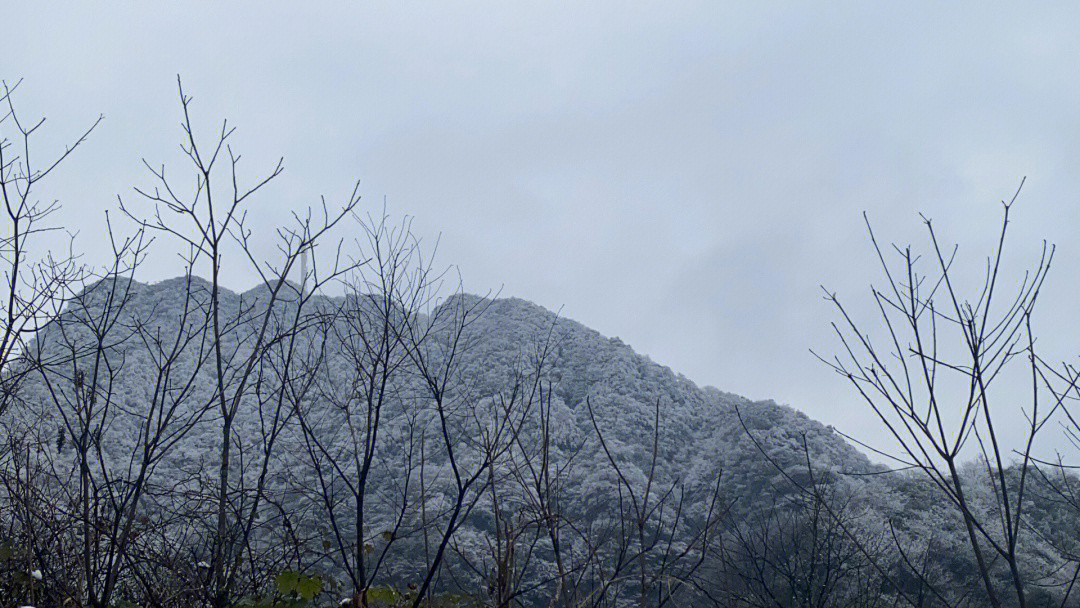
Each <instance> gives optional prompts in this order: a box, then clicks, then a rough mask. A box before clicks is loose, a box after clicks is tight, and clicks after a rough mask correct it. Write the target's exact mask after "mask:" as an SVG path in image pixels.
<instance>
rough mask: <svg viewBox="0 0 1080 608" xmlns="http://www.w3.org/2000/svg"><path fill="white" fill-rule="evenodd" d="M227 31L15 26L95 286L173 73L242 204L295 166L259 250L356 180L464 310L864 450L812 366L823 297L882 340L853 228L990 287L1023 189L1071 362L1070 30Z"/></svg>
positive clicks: (586, 10)
mask: <svg viewBox="0 0 1080 608" xmlns="http://www.w3.org/2000/svg"><path fill="white" fill-rule="evenodd" d="M217 4H219V3H213V4H204V5H198V4H196V3H187V2H185V3H175V4H174V5H173V7H172V8H162V7H161V6H160V3H143V4H140V5H138V6H135V5H133V4H129V5H128V7H129V9H128V10H126V11H107V10H105V9H103V8H101V7H100V5H97V4H94V5H92V6H91V5H90V3H83V4H80V5H79V6H73V5H72V4H71V3H65V4H64V5H55V6H51V7H50V6H47V5H42V4H41V3H31V2H20V3H12V5H11V6H8V7H6V8H5V9H4V15H3V21H4V25H3V30H4V34H3V36H2V37H0V77H2V78H4V79H7V80H9V81H13V80H16V79H19V78H22V79H24V82H23V84H22V85H21V87H20V89H19V95H18V97H17V102H18V104H19V106H20V108H21V109H22V111H23V112H24V113H26V114H28V115H30V114H36V115H42V114H44V115H47V116H48V117H49V122H48V123H47V131H46V133H45V136H44V137H43V139H42V144H43V145H44V146H46V148H48V147H49V146H56V145H60V144H61V143H62V142H63V140H64V138H65V137H69V136H70V135H72V134H74V133H75V132H76V131H77V130H78V129H79V128H80V127H84V126H86V125H87V124H89V123H90V122H92V121H93V119H94V118H95V117H96V116H97V115H98V114H104V115H105V120H104V122H103V123H102V125H101V126H100V128H99V129H98V130H97V131H96V132H95V133H94V134H93V136H92V138H91V139H90V140H89V141H88V142H87V144H86V147H85V148H84V149H82V150H81V151H80V152H79V153H78V154H77V155H76V156H74V157H73V158H72V159H71V160H70V161H69V162H68V163H67V164H66V165H65V166H64V167H63V169H62V171H61V173H58V174H57V175H56V176H55V178H54V179H53V180H52V182H51V183H50V184H49V185H48V190H47V191H43V192H42V193H41V194H42V196H43V197H45V198H50V199H51V198H59V199H60V200H61V202H62V203H63V204H64V205H65V209H64V211H63V213H64V216H63V218H64V223H65V224H67V225H69V226H73V227H77V228H78V229H79V230H80V235H79V239H80V240H79V243H80V246H81V248H82V249H83V250H84V251H87V252H88V257H87V260H88V261H91V262H92V261H94V260H95V258H94V256H95V253H94V252H95V248H98V247H100V245H101V241H100V234H101V233H102V231H103V228H102V226H103V218H104V211H105V210H107V209H114V208H115V206H116V200H117V195H121V196H123V197H125V200H127V199H128V198H131V194H132V187H133V186H137V185H147V184H148V183H149V180H148V179H147V174H146V172H145V169H143V168H142V166H141V163H140V159H141V158H143V157H145V158H147V159H148V160H149V161H151V162H153V163H158V162H168V163H170V166H176V167H177V168H176V172H177V173H179V170H180V169H179V162H178V158H177V144H178V143H179V136H180V131H179V128H178V121H179V118H180V113H179V106H178V103H177V98H176V75H177V74H180V75H181V76H182V78H183V80H184V84H185V88H186V90H187V92H188V93H189V94H191V95H192V96H193V97H194V105H193V111H194V116H195V121H196V125H197V127H199V128H200V129H201V131H202V133H204V134H205V135H207V136H210V135H212V134H213V131H214V129H215V128H216V125H218V124H219V121H220V119H221V118H223V117H228V118H229V119H230V121H231V122H232V123H233V124H234V125H235V126H237V127H238V132H237V134H236V140H235V142H234V146H235V147H236V148H237V149H238V150H239V151H240V152H242V153H243V154H244V161H243V162H244V167H245V169H246V171H247V172H249V174H250V175H251V176H252V177H254V176H255V175H256V174H257V173H258V172H259V171H260V170H262V169H269V168H272V166H273V164H274V163H275V162H276V160H277V157H278V156H283V157H284V158H285V173H284V174H283V175H282V176H281V177H280V178H279V180H277V182H276V183H275V184H274V185H273V186H272V187H271V188H270V189H269V190H267V191H266V192H265V194H264V195H263V196H262V198H261V199H260V200H259V201H258V202H257V203H256V204H257V205H258V210H259V211H258V213H259V217H258V218H257V220H256V222H257V225H258V226H261V227H265V228H270V227H272V226H274V225H277V224H279V223H281V222H283V221H285V220H287V218H288V213H289V211H290V210H292V209H297V208H301V207H304V206H306V205H309V204H312V203H314V202H316V201H317V200H318V196H319V195H323V194H325V195H327V196H328V197H329V199H330V201H331V202H333V201H336V200H340V199H341V197H342V196H344V195H345V194H346V193H347V191H348V190H349V189H350V187H351V185H352V183H353V181H354V180H357V179H358V180H360V182H361V192H362V193H363V195H364V197H365V201H367V204H368V205H369V208H370V209H372V210H376V211H377V210H378V209H379V207H380V206H381V204H382V201H383V198H384V197H385V199H386V202H387V205H388V208H389V211H390V212H391V213H392V214H395V215H399V216H400V215H401V214H411V215H414V216H415V217H416V224H415V227H416V229H417V230H418V231H419V232H420V233H421V234H422V235H425V236H426V237H428V238H429V239H434V237H435V236H437V235H439V234H441V244H440V257H439V259H440V261H442V262H443V263H445V264H455V265H457V266H458V267H459V268H460V270H461V274H462V276H463V278H464V281H465V286H466V288H467V289H468V290H469V291H472V292H478V293H487V292H488V291H495V290H500V289H501V294H502V295H504V296H515V297H520V298H525V299H528V300H532V301H534V302H537V303H538V304H541V305H543V306H545V307H548V308H550V309H560V308H561V310H562V313H563V315H564V316H567V317H570V318H573V319H575V320H578V321H581V322H582V323H584V324H586V325H588V326H590V327H593V328H595V329H597V330H599V331H600V332H602V333H604V334H605V335H608V336H618V337H620V338H621V339H622V340H623V341H625V342H627V343H629V344H630V345H631V346H633V347H634V348H635V349H637V350H638V351H639V352H642V353H645V354H647V355H649V356H650V357H651V358H652V359H653V360H655V361H658V362H660V363H662V364H665V365H668V366H670V367H672V368H673V369H674V370H676V371H678V372H681V373H683V374H685V375H686V376H688V377H689V378H690V379H692V380H694V381H696V382H698V383H699V384H709V385H714V386H717V387H719V388H721V389H722V390H726V391H730V392H734V393H739V394H743V395H746V396H748V397H751V398H773V399H776V400H777V401H780V402H784V403H789V404H791V405H793V406H795V407H797V408H799V409H801V410H803V411H805V412H807V413H808V414H809V415H811V416H813V417H815V418H818V419H820V420H822V421H824V422H827V423H832V424H834V425H836V426H838V427H840V428H842V429H844V430H845V431H848V432H851V433H854V434H855V435H857V436H860V437H863V438H868V439H871V440H873V439H874V438H875V437H876V435H875V431H874V428H875V425H874V424H873V423H872V420H871V419H870V418H869V412H868V411H867V410H866V408H865V407H864V406H862V405H861V404H860V403H859V402H858V401H857V399H856V397H855V395H854V394H853V393H852V392H851V391H850V389H849V388H848V387H847V386H846V385H845V384H844V383H843V381H842V380H841V379H839V378H838V377H835V376H833V375H830V374H829V373H828V372H827V371H826V370H825V369H824V368H823V366H822V365H821V364H819V363H817V362H816V361H815V360H814V358H813V357H812V356H811V354H810V353H809V349H811V348H814V349H816V350H820V351H823V352H825V353H831V352H833V351H835V349H836V344H835V342H834V341H833V340H832V338H831V336H830V333H829V331H830V330H829V328H828V322H829V321H830V320H831V319H832V318H833V315H832V313H831V310H830V309H829V308H828V306H827V305H826V304H825V302H824V301H823V300H822V298H821V291H820V287H819V286H820V285H822V284H824V285H826V286H828V287H829V288H831V289H835V290H837V291H838V292H839V293H840V295H841V296H842V297H844V298H846V299H847V300H848V301H851V302H852V305H853V307H854V308H855V310H856V311H857V312H858V313H859V314H863V315H869V314H870V313H871V312H872V310H871V308H870V307H869V306H867V305H866V304H868V300H867V295H868V293H869V292H868V285H869V283H870V282H871V280H874V281H876V280H877V276H878V275H877V274H875V272H876V271H875V266H874V265H873V263H872V262H873V260H872V259H871V258H870V254H871V253H872V251H871V249H870V248H869V244H868V242H867V240H866V238H865V229H864V227H863V225H862V221H863V220H862V215H861V214H862V212H863V211H866V212H867V213H868V214H869V216H870V219H871V220H872V222H873V223H874V225H875V228H876V230H877V232H878V233H879V236H880V237H881V238H882V239H884V240H895V241H900V242H904V243H906V242H908V241H911V242H914V243H915V244H919V245H921V244H923V243H924V242H925V239H924V238H923V234H922V233H921V232H920V223H919V217H918V213H919V212H923V213H925V214H927V215H928V216H930V217H932V218H933V219H934V220H935V222H936V223H937V225H938V226H939V229H940V230H941V232H942V233H943V234H944V235H945V237H946V238H948V239H952V240H958V241H960V242H961V243H962V245H963V249H962V253H965V252H966V253H967V254H968V257H966V258H963V259H964V260H965V261H966V263H970V265H969V266H968V267H970V268H974V269H976V270H977V269H979V267H980V263H981V262H980V259H981V257H980V256H983V255H985V254H986V252H987V247H990V246H991V245H992V242H993V240H994V238H995V237H996V232H995V231H996V228H997V225H998V223H999V220H1000V202H999V201H1000V200H1001V199H1002V198H1009V197H1011V195H1012V193H1013V192H1014V191H1015V190H1016V188H1017V186H1018V185H1019V183H1020V178H1021V177H1022V176H1027V178H1028V181H1027V184H1026V185H1025V187H1024V190H1023V192H1022V194H1021V196H1020V199H1019V202H1018V204H1017V207H1016V209H1015V217H1014V219H1015V222H1016V223H1015V226H1014V228H1015V231H1014V233H1013V237H1012V238H1013V240H1012V241H1011V244H1012V246H1013V248H1012V249H1011V250H1010V251H1011V252H1012V253H1013V254H1015V256H1013V255H1010V257H1009V260H1010V261H1012V260H1014V259H1015V260H1017V261H1020V260H1030V259H1031V258H1032V256H1034V255H1037V253H1038V251H1039V247H1040V245H1041V240H1042V239H1043V238H1046V239H1049V240H1051V241H1053V242H1055V243H1057V245H1058V247H1059V251H1058V256H1059V257H1058V259H1057V262H1056V264H1057V266H1056V269H1055V271H1054V272H1053V273H1052V274H1051V278H1050V286H1049V287H1048V289H1047V292H1046V294H1045V296H1044V297H1045V302H1044V305H1043V308H1042V309H1041V314H1040V316H1039V317H1038V318H1037V319H1036V321H1037V323H1038V324H1039V327H1044V328H1049V329H1047V330H1045V331H1044V340H1045V342H1046V347H1047V349H1048V351H1049V352H1050V353H1051V356H1052V357H1053V356H1057V357H1059V358H1061V357H1072V356H1075V354H1076V353H1077V352H1078V351H1080V348H1077V345H1080V340H1077V338H1078V337H1080V321H1078V318H1080V315H1077V313H1076V306H1075V303H1076V302H1077V301H1080V287H1078V285H1077V283H1078V282H1077V281H1076V279H1075V277H1076V274H1077V270H1078V269H1080V243H1078V242H1077V239H1076V235H1078V234H1080V205H1078V202H1080V69H1078V66H1080V42H1078V40H1080V38H1078V37H1077V35H1076V32H1077V31H1080V11H1078V10H1077V9H1076V8H1075V6H1072V7H1070V6H1069V5H1065V4H1063V5H1060V6H1052V5H1050V4H1048V3H1038V4H1037V5H1036V4H1035V3H1029V4H1027V5H1021V4H1017V7H1021V6H1022V8H1017V9H1015V10H1010V9H1007V8H996V9H994V10H988V9H987V8H985V6H984V4H985V3H978V4H975V3H973V4H968V5H963V4H960V3H948V4H947V5H945V3H890V4H888V5H886V4H884V3H864V2H859V3H850V4H840V3H829V8H827V9H822V8H815V7H812V6H810V3H792V4H773V3H763V2H754V3H735V2H727V3H719V2H708V3H701V4H693V3H672V2H660V3H655V4H651V5H650V4H644V3H636V4H635V6H636V7H637V8H628V7H627V6H623V5H621V4H619V5H616V4H614V3H612V4H603V5H601V4H594V3H590V2H573V3H568V4H565V5H561V6H560V5H554V4H551V3H529V4H528V5H526V4H525V3H461V2H454V3H430V4H407V5H399V4H397V3H394V4H386V5H367V4H366V3H349V4H345V3H333V4H329V3H328V4H326V5H319V4H318V3H312V2H306V3H281V5H280V6H274V7H268V6H266V5H264V4H260V5H259V6H258V7H256V5H255V4H254V3H248V4H245V5H243V7H242V8H235V9H223V8H220V7H218V6H217ZM236 4H237V5H240V3H236ZM317 5H318V8H317ZM744 7H745V8H744ZM751 7H752V8H751ZM42 153H43V154H44V150H43V151H42ZM132 200H134V199H132ZM266 247H267V249H266V252H265V254H266V255H270V254H271V250H270V246H269V244H267V245H266ZM170 264H172V265H170ZM177 272H179V269H178V267H177V266H175V264H174V263H173V262H172V260H171V258H170V259H168V260H166V259H161V260H158V261H157V262H156V263H155V265H154V266H153V267H152V268H150V269H148V270H147V272H144V273H143V279H144V280H157V279H162V278H167V276H168V275H170V274H175V273H177ZM230 272H232V271H231V270H230ZM229 276H230V280H231V281H233V282H235V284H236V287H238V288H246V287H249V286H250V284H251V279H250V277H247V276H246V275H242V274H233V275H229ZM245 282H246V283H245ZM856 302H862V303H863V304H856Z"/></svg>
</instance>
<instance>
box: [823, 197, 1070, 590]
mask: <svg viewBox="0 0 1080 608" xmlns="http://www.w3.org/2000/svg"><path fill="white" fill-rule="evenodd" d="M1021 185H1022V184H1021ZM1017 194H1019V190H1017ZM1015 200H1016V196H1015V195H1014V196H1013V198H1012V200H1011V201H1009V202H1008V203H1005V202H1003V203H1002V204H1003V209H1004V218H1003V221H1002V228H1001V231H1000V233H999V236H998V239H997V244H996V246H995V248H994V250H993V251H992V252H991V253H990V255H989V256H988V258H987V260H986V265H985V274H984V275H983V278H984V280H983V281H982V282H981V286H980V287H976V289H975V290H974V291H973V292H972V293H970V294H969V295H965V292H964V288H963V285H962V284H963V280H962V278H963V277H964V276H965V275H964V273H962V272H961V271H959V270H957V268H956V264H955V262H956V259H957V248H955V247H953V248H946V247H945V246H943V245H942V243H941V242H940V241H939V239H938V235H937V233H936V232H935V230H934V225H933V223H932V222H931V221H930V220H929V219H926V218H925V217H924V218H923V219H924V223H925V226H926V230H927V233H928V236H929V239H930V251H929V255H927V256H926V257H928V258H929V263H928V264H927V262H925V261H924V260H923V257H922V256H920V255H919V254H918V253H916V252H914V251H913V250H912V249H911V247H905V248H900V247H893V253H895V257H891V258H890V257H889V256H887V254H886V251H884V250H883V248H882V247H881V246H880V245H879V244H878V241H877V239H876V237H875V236H874V234H873V231H870V240H871V243H872V244H873V247H874V251H875V252H876V253H877V256H878V259H879V260H880V263H881V267H882V270H883V275H884V280H885V287H884V288H882V289H877V288H874V289H872V296H873V303H874V306H875V308H876V309H877V311H878V313H879V316H878V320H877V323H878V327H879V328H880V329H881V330H882V331H881V332H877V333H880V334H882V335H883V336H884V340H883V341H881V340H875V338H873V337H872V333H871V332H869V331H867V329H866V328H865V327H864V326H862V325H861V324H860V323H859V322H858V321H856V320H855V318H854V317H853V315H852V314H851V313H850V312H849V310H848V309H847V308H846V307H845V306H843V305H842V304H841V303H840V300H839V298H838V297H837V296H836V294H835V293H832V292H828V291H826V298H827V299H828V300H829V301H830V302H832V303H833V304H834V305H835V307H836V310H837V311H838V313H839V315H840V321H839V322H838V323H834V324H833V327H834V329H835V331H836V334H837V336H838V337H839V340H840V344H841V347H842V348H841V354H840V355H838V356H836V357H833V358H832V359H825V358H822V360H823V361H825V362H826V363H827V364H828V365H829V366H830V367H832V369H834V370H835V371H836V372H837V373H839V374H840V375H841V376H843V377H844V378H846V379H847V380H849V381H850V383H851V385H852V386H853V387H854V389H855V391H856V392H857V394H858V395H859V396H860V397H862V399H863V400H864V402H865V403H866V404H867V405H868V406H869V408H870V410H871V411H872V412H873V413H874V414H875V415H876V416H877V417H878V419H879V420H880V421H881V423H882V424H883V426H884V427H885V429H887V430H888V431H889V433H890V434H891V435H892V437H893V438H894V439H895V440H896V443H897V445H898V448H899V453H896V454H889V456H890V457H892V458H893V459H894V460H895V461H897V462H900V463H902V464H903V465H904V466H905V467H910V468H914V469H917V470H919V471H921V472H923V473H924V474H925V475H926V476H927V478H928V479H929V480H931V481H932V482H933V484H934V486H935V487H936V488H937V489H938V490H939V491H940V493H941V496H942V497H943V498H944V499H945V500H947V502H948V504H950V505H952V507H953V508H954V509H955V513H956V515H957V517H958V518H959V519H960V520H961V521H962V523H963V525H964V530H965V532H966V535H967V540H968V545H969V547H970V550H971V554H972V556H973V559H974V561H975V564H976V570H977V576H978V577H979V578H980V580H981V582H982V585H983V588H984V592H985V601H986V602H988V603H989V605H991V606H995V607H998V606H1003V605H1008V604H1011V603H1012V602H1015V604H1016V605H1018V606H1021V607H1025V606H1028V605H1029V601H1028V598H1029V595H1030V593H1031V588H1032V584H1033V578H1032V577H1034V576H1036V575H1035V574H1034V573H1031V572H1025V571H1024V568H1023V566H1022V558H1021V556H1022V552H1023V551H1022V549H1023V546H1024V544H1025V539H1029V538H1030V532H1029V531H1028V530H1027V528H1026V526H1025V512H1026V509H1027V508H1028V506H1029V502H1030V496H1029V495H1028V494H1027V492H1028V490H1029V481H1030V480H1029V478H1030V476H1031V473H1032V471H1033V470H1034V469H1035V462H1034V460H1033V453H1032V448H1033V446H1035V445H1036V437H1037V435H1038V434H1039V433H1040V431H1042V430H1043V429H1044V427H1045V425H1046V423H1047V422H1048V421H1049V420H1050V419H1051V418H1052V417H1053V416H1054V414H1055V413H1056V412H1058V411H1060V409H1061V408H1062V405H1063V402H1064V399H1065V396H1066V395H1068V394H1070V393H1071V392H1072V391H1073V390H1075V388H1076V381H1077V379H1076V377H1075V376H1069V375H1066V374H1063V375H1062V376H1061V379H1063V380H1065V383H1064V384H1065V386H1064V387H1062V388H1059V389H1058V390H1057V391H1056V393H1053V394H1051V395H1050V398H1049V399H1046V398H1045V397H1046V395H1045V394H1044V392H1043V390H1042V388H1041V387H1040V384H1042V382H1043V379H1044V378H1046V377H1047V372H1046V370H1045V366H1044V365H1043V363H1042V360H1041V358H1040V357H1039V356H1038V354H1037V353H1036V348H1035V346H1036V339H1035V336H1034V335H1033V332H1032V329H1031V328H1032V325H1031V318H1032V315H1033V313H1034V310H1035V304H1036V302H1037V301H1038V298H1039V294H1040V292H1041V289H1042V286H1043V282H1044V280H1045V278H1046V275H1047V272H1048V270H1049V268H1050V263H1051V260H1052V259H1053V254H1054V248H1053V247H1052V246H1048V245H1046V244H1045V243H1044V244H1043V248H1042V254H1041V256H1040V257H1039V259H1038V261H1037V262H1036V263H1035V264H1034V266H1033V267H1032V268H1031V269H1030V270H1029V271H1028V272H1026V273H1024V275H1023V276H1022V277H1021V278H1019V279H1017V280H1016V281H1015V282H1013V283H1012V284H1010V283H1009V282H1008V280H1007V279H1006V278H1005V277H1004V276H1003V273H1004V271H1003V264H1002V259H1003V255H1002V254H1003V251H1004V246H1005V241H1006V236H1007V233H1008V225H1009V213H1010V211H1011V209H1012V207H1013V204H1014V202H1015ZM867 226H868V228H869V222H867ZM1006 289H1009V291H1008V292H1007V293H1002V292H1003V291H1004V290H1006ZM879 342H881V344H879ZM1012 363H1017V364H1019V365H1021V366H1026V368H1027V371H1026V375H1027V376H1028V378H1029V380H1030V382H1031V389H1032V390H1031V393H1030V396H1029V398H1028V399H1027V400H1026V402H1025V403H1023V405H1020V406H1018V405H1015V401H1014V400H1015V396H1013V397H1011V398H1006V399H1008V400H1011V401H1013V403H1010V404H1006V403H1004V401H1005V399H997V400H998V401H1003V403H1002V404H1001V406H1000V407H1009V408H1011V409H1010V410H1009V413H1008V414H1003V412H1002V410H1001V409H1000V407H999V406H998V405H997V404H996V403H995V397H996V396H997V395H998V394H999V393H997V392H993V391H991V387H992V386H996V383H995V381H996V380H998V379H999V378H1003V377H1006V376H1007V373H1006V372H1007V370H1009V369H1011V368H1012V367H1013V366H1012V365H1011V364H1012ZM1020 414H1022V415H1023V416H1024V417H1025V418H1026V420H1027V426H1026V427H1025V431H1026V433H1025V434H1026V437H1025V439H1024V441H1023V442H1022V444H1021V445H1019V446H1015V447H1014V446H1010V445H1007V444H1005V443H1004V440H1003V439H1002V438H1001V432H1000V428H999V427H1000V426H1001V425H1002V424H1005V423H1004V422H1003V421H1002V418H1001V417H1002V416H1003V415H1009V416H1016V415H1020ZM972 439H974V442H972V441H971V440H972ZM972 443H973V444H974V445H973V446H970V448H969V449H967V450H966V449H965V448H968V447H969V444H972ZM969 454H976V455H978V457H979V459H980V461H981V463H982V469H983V472H982V474H981V476H980V475H975V476H968V475H965V474H964V472H963V471H962V469H961V459H962V458H963V457H964V456H965V455H969ZM980 484H985V486H986V487H987V488H989V494H990V498H991V502H992V504H991V505H990V508H988V509H987V508H982V507H981V506H980V505H978V504H976V501H975V498H974V497H973V495H974V493H975V488H976V487H977V486H978V485H980ZM1026 534H1027V536H1026ZM1002 567H1003V568H1004V569H1005V580H1007V581H1008V585H1007V588H1003V587H1001V586H999V585H998V584H996V582H995V580H996V578H997V571H998V569H999V568H1002ZM1072 580H1075V574H1074V575H1073V577H1072ZM1063 584H1067V585H1070V586H1071V584H1072V583H1071V581H1070V580H1066V581H1064V582H1063ZM1009 598H1011V599H1009ZM1063 605H1064V604H1063Z"/></svg>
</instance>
